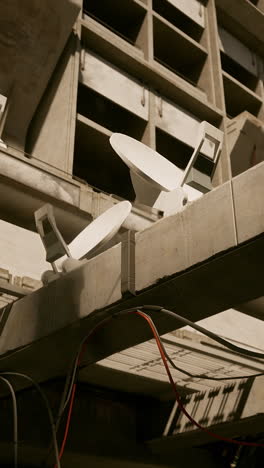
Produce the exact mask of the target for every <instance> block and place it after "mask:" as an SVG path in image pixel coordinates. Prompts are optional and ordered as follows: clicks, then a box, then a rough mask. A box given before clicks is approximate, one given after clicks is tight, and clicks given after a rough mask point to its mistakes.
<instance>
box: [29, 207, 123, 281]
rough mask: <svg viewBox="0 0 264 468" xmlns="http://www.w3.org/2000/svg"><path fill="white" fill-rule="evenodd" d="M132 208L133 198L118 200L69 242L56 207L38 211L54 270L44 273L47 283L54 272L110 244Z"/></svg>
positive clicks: (70, 267) (38, 220)
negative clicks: (61, 227) (62, 232)
mask: <svg viewBox="0 0 264 468" xmlns="http://www.w3.org/2000/svg"><path fill="white" fill-rule="evenodd" d="M131 208H132V205H131V203H130V202H129V201H126V200H125V201H122V202H119V203H117V204H116V205H114V206H112V207H111V208H109V209H108V210H106V211H105V212H104V213H102V214H101V215H100V216H98V218H96V219H95V220H94V221H92V222H91V223H90V224H89V225H88V226H87V227H86V228H85V229H84V230H83V231H81V232H80V233H79V234H78V235H77V236H76V237H75V239H74V240H73V241H72V242H71V243H70V244H69V245H67V244H66V243H65V241H64V239H63V237H62V235H61V233H60V232H59V230H58V228H57V225H56V221H55V217H54V214H53V209H52V206H51V205H45V206H43V207H42V208H40V209H39V210H38V211H36V212H35V220H36V226H37V230H38V232H39V234H40V237H41V240H42V242H43V244H44V247H45V249H46V253H47V261H49V262H50V263H51V264H52V266H53V270H54V272H52V271H49V272H45V273H44V275H42V280H43V282H44V283H45V282H49V281H50V280H52V279H54V273H55V274H56V273H59V272H61V271H62V270H64V271H68V270H70V269H72V267H76V266H78V260H80V259H84V258H86V257H88V256H89V257H91V256H92V255H93V254H94V253H95V252H96V251H98V250H99V249H101V248H102V247H103V246H104V245H105V244H107V242H109V241H110V240H111V239H112V238H113V237H114V236H115V235H116V234H117V232H118V231H119V229H120V227H121V226H122V224H123V222H124V221H125V219H126V218H127V216H128V215H129V213H130V211H131ZM63 253H65V255H63Z"/></svg>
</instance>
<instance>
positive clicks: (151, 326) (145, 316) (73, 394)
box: [54, 310, 264, 468]
mask: <svg viewBox="0 0 264 468" xmlns="http://www.w3.org/2000/svg"><path fill="white" fill-rule="evenodd" d="M132 313H135V314H137V315H140V316H141V317H143V318H144V319H145V320H146V321H147V322H148V324H149V326H150V328H151V330H152V333H153V335H154V338H155V340H156V343H157V346H158V348H159V352H160V355H161V358H162V361H163V364H164V367H165V369H166V372H167V374H168V377H169V381H170V383H171V385H172V387H173V390H174V393H175V396H176V401H177V403H178V405H179V408H180V410H181V411H182V412H183V414H185V416H186V417H187V418H188V419H189V421H191V423H192V424H194V425H195V426H196V427H198V429H201V430H202V431H203V432H206V433H207V434H209V435H210V436H211V437H213V438H215V439H218V440H222V441H224V442H230V443H232V444H236V445H245V446H250V447H264V444H257V443H255V442H243V441H241V442H240V441H238V440H234V439H228V438H227V437H222V436H220V435H218V434H215V433H214V432H211V431H208V429H206V428H205V427H202V426H201V425H200V424H199V423H198V422H196V421H195V420H194V419H193V418H192V416H191V415H190V414H189V413H188V412H187V411H186V409H185V408H184V406H183V404H182V402H181V397H180V395H179V393H178V390H177V387H176V384H175V382H174V380H173V378H172V375H171V372H170V369H169V366H168V363H167V359H166V356H165V354H164V351H163V345H162V343H161V340H160V337H159V335H158V333H157V331H156V328H155V326H154V324H153V322H152V319H151V318H150V317H149V316H148V315H147V314H145V313H144V312H140V311H138V310H137V311H134V312H132ZM103 324H104V323H100V324H98V325H97V327H95V328H94V330H93V331H92V332H91V333H90V334H89V335H88V336H87V339H86V340H85V341H84V343H83V345H82V348H81V350H80V352H79V357H78V367H79V365H80V364H81V360H82V357H83V354H84V350H85V346H86V344H87V340H88V338H90V337H91V336H92V335H93V334H94V332H95V331H96V330H97V329H98V328H100V327H101V326H102V325H103ZM75 392H76V383H75V384H74V385H73V387H72V393H71V399H70V404H69V410H68V416H67V422H66V427H65V431H64V437H63V441H62V445H61V449H60V453H59V458H60V459H61V457H62V455H63V452H64V448H65V445H66V441H67V437H68V432H69V427H70V422H71V416H72V409H73V403H74V398H75ZM54 468H57V465H55V466H54Z"/></svg>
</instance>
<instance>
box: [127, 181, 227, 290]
mask: <svg viewBox="0 0 264 468" xmlns="http://www.w3.org/2000/svg"><path fill="white" fill-rule="evenodd" d="M235 245H236V234H235V225H234V214H233V204H232V193H231V183H230V182H227V183H225V184H224V185H222V186H220V187H218V188H217V189H215V190H213V191H212V192H210V193H209V194H207V195H204V196H203V197H201V198H199V199H198V200H196V201H195V202H194V203H191V204H190V205H189V206H187V207H186V208H185V209H183V210H182V211H181V212H179V213H178V214H176V215H174V216H170V217H167V218H165V219H164V220H161V221H159V222H158V223H155V225H154V226H152V227H151V228H148V229H146V230H145V231H143V232H141V233H138V234H137V235H136V253H135V265H136V270H135V277H136V291H140V290H142V289H144V288H146V287H148V286H150V285H151V284H153V283H156V282H157V280H158V279H159V278H163V277H164V276H170V275H172V274H175V273H177V272H179V271H182V270H185V269H186V268H189V267H190V266H192V265H195V264H197V263H199V262H202V261H204V260H206V259H207V258H209V257H212V256H214V255H215V254H217V253H218V252H221V251H225V250H227V249H229V248H231V247H234V246H235Z"/></svg>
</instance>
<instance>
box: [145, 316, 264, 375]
mask: <svg viewBox="0 0 264 468" xmlns="http://www.w3.org/2000/svg"><path fill="white" fill-rule="evenodd" d="M152 325H153V327H154V328H155V331H156V333H157V334H158V335H159V333H158V330H157V327H156V326H155V324H154V322H153V320H152ZM160 342H161V345H162V348H163V352H164V354H165V356H166V358H167V360H168V361H169V363H170V364H171V366H172V367H173V368H174V369H175V370H178V371H179V372H182V373H183V374H185V375H188V377H192V378H194V379H203V380H215V381H217V382H222V381H225V380H242V379H249V378H254V377H260V376H261V375H264V372H258V373H256V374H248V375H239V376H235V377H209V376H208V375H204V374H191V372H188V371H186V370H185V369H183V368H182V367H179V366H176V364H175V363H174V362H173V360H172V359H171V357H170V356H169V354H168V353H167V351H166V349H165V346H164V344H163V342H162V338H160Z"/></svg>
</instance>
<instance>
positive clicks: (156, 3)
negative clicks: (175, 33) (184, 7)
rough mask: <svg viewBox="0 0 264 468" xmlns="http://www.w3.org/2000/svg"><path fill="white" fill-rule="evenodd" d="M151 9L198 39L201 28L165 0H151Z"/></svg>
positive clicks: (200, 34)
mask: <svg viewBox="0 0 264 468" xmlns="http://www.w3.org/2000/svg"><path fill="white" fill-rule="evenodd" d="M186 1H188V0H186ZM153 10H154V11H156V12H157V13H158V14H159V15H160V16H163V18H165V19H166V20H167V21H169V22H170V23H172V24H174V26H176V28H178V29H180V30H181V31H183V32H184V33H185V34H187V35H188V36H190V37H192V38H193V39H194V40H196V41H200V39H201V36H202V33H203V31H204V30H203V28H202V27H201V26H200V25H199V24H197V23H195V21H193V20H192V19H191V18H189V17H188V16H186V15H185V14H184V13H182V12H181V11H180V10H178V9H177V8H175V7H174V6H173V5H171V4H170V3H169V2H167V1H166V0H153Z"/></svg>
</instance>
